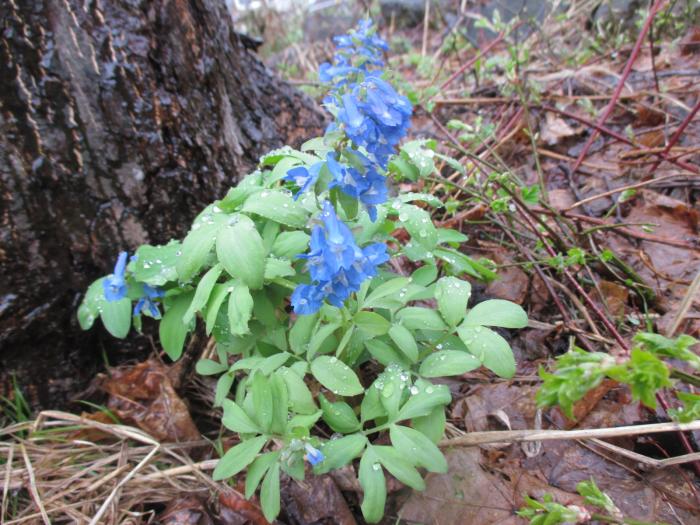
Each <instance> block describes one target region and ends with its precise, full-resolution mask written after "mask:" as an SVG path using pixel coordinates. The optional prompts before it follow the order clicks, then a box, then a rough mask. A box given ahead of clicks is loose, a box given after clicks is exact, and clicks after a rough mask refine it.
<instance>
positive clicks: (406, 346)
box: [389, 324, 418, 363]
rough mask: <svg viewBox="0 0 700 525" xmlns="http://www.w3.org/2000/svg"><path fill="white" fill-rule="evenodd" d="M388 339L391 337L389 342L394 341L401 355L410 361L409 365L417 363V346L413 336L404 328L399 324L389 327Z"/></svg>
mask: <svg viewBox="0 0 700 525" xmlns="http://www.w3.org/2000/svg"><path fill="white" fill-rule="evenodd" d="M389 337H391V340H392V341H394V343H395V344H396V347H397V348H398V349H399V350H400V351H401V353H403V354H404V355H405V356H406V357H408V358H409V359H410V360H411V363H415V362H416V361H418V344H417V343H416V340H415V338H414V337H413V334H412V333H411V332H410V331H409V330H408V329H407V328H406V327H404V326H402V325H399V324H393V325H391V328H390V329H389Z"/></svg>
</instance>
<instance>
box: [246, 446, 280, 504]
mask: <svg viewBox="0 0 700 525" xmlns="http://www.w3.org/2000/svg"><path fill="white" fill-rule="evenodd" d="M279 457H280V451H279V450H274V451H272V452H265V453H264V454H260V455H259V456H258V457H257V458H256V459H255V461H253V462H252V463H251V464H250V466H249V467H248V470H247V471H246V475H245V497H246V499H250V498H251V497H252V496H253V494H254V493H255V489H257V488H258V485H259V484H260V481H261V480H262V478H263V476H264V475H265V472H267V471H268V469H269V468H270V467H271V466H272V465H273V464H274V463H276V462H277V460H278V459H279Z"/></svg>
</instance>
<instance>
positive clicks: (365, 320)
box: [354, 310, 390, 337]
mask: <svg viewBox="0 0 700 525" xmlns="http://www.w3.org/2000/svg"><path fill="white" fill-rule="evenodd" d="M354 321H355V325H356V326H357V327H358V328H359V329H360V330H362V331H363V332H365V333H366V334H367V335H369V336H371V337H376V336H379V335H384V334H385V333H387V332H388V331H389V326H390V324H389V321H387V320H386V319H385V318H384V317H382V316H381V315H379V314H378V313H375V312H368V311H366V310H362V311H360V312H357V314H356V315H355V319H354Z"/></svg>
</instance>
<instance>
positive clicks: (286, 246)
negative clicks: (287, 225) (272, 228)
mask: <svg viewBox="0 0 700 525" xmlns="http://www.w3.org/2000/svg"><path fill="white" fill-rule="evenodd" d="M310 239H311V238H310V237H309V236H308V234H306V233H304V232H302V231H291V232H282V233H280V234H279V235H278V236H277V237H276V238H275V242H273V243H272V249H271V250H270V251H271V252H272V255H275V256H277V257H285V258H287V259H292V258H294V257H296V256H297V255H299V254H300V253H304V252H306V250H307V248H308V247H309V240H310Z"/></svg>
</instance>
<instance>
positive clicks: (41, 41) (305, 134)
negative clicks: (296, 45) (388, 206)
mask: <svg viewBox="0 0 700 525" xmlns="http://www.w3.org/2000/svg"><path fill="white" fill-rule="evenodd" d="M0 23H1V24H2V27H1V28H0V30H1V32H0V348H1V350H0V382H1V383H2V386H0V394H5V393H6V392H7V391H8V384H9V377H10V374H12V373H16V374H17V375H18V382H19V383H20V384H24V385H25V386H29V390H30V391H29V396H30V398H31V399H32V401H34V402H35V403H38V404H41V405H43V406H56V405H61V404H63V403H64V401H65V400H66V398H67V396H70V395H72V394H73V393H74V391H75V388H74V387H75V385H81V384H84V382H85V381H87V380H88V379H89V378H90V377H91V376H92V374H93V373H94V371H95V369H96V367H97V366H98V364H99V362H100V361H101V359H102V358H101V350H102V349H103V348H102V347H103V345H107V344H109V345H112V344H113V343H111V342H110V343H107V338H104V337H102V335H100V331H99V330H93V331H92V332H89V333H87V334H83V333H81V332H80V329H79V328H78V326H77V323H76V321H75V309H76V307H77V305H78V303H79V300H80V296H81V294H82V293H83V291H84V290H85V287H86V285H88V284H89V283H90V282H91V281H92V280H93V279H94V278H96V277H97V276H100V275H104V274H106V273H109V272H110V271H111V267H112V265H113V263H114V259H115V257H116V254H117V252H118V251H119V250H121V249H132V250H133V249H134V248H135V247H136V246H138V245H139V244H141V243H144V242H149V243H162V242H165V241H166V240H167V239H169V238H171V237H173V236H175V237H178V236H182V235H183V234H184V233H185V232H186V230H187V228H188V226H189V224H190V221H191V220H192V219H193V217H194V216H195V215H196V213H197V212H198V211H199V210H200V209H201V208H202V207H203V206H204V205H206V204H207V203H209V202H211V201H212V200H214V199H216V198H218V197H220V196H222V195H223V194H224V193H225V191H226V189H227V188H228V187H229V186H231V185H232V184H234V183H235V182H236V180H237V179H238V178H239V177H240V176H242V175H243V174H245V173H246V172H247V171H249V170H250V169H251V167H252V166H254V164H255V163H256V160H257V158H258V157H259V156H260V155H261V154H263V153H265V152H266V151H268V150H269V149H271V148H274V147H279V146H280V145H282V144H284V143H291V144H298V143H299V142H301V141H303V140H304V139H305V138H309V137H311V136H314V134H318V132H319V131H320V127H321V125H322V117H321V115H320V113H319V112H318V111H317V109H316V106H315V104H314V103H313V102H312V101H310V100H308V99H307V98H305V97H304V96H302V95H301V94H300V93H298V92H297V91H295V90H293V89H292V88H291V87H290V86H289V85H287V84H285V83H283V82H281V81H280V80H278V79H276V78H275V77H274V76H273V75H272V74H271V73H270V72H269V71H268V70H267V69H266V68H265V67H264V66H263V64H262V63H261V62H260V61H259V60H258V59H257V58H256V57H255V55H254V54H253V52H252V51H250V50H248V49H246V48H245V45H244V43H243V42H242V40H241V38H240V37H239V36H238V35H236V34H235V33H234V31H233V28H232V23H231V19H230V16H229V15H228V13H227V11H226V9H225V7H224V2H223V0H149V1H146V0H141V1H139V0H110V1H97V0H93V1H83V0H3V1H2V2H0ZM113 348H114V347H113V346H109V347H108V350H109V349H113Z"/></svg>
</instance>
